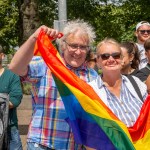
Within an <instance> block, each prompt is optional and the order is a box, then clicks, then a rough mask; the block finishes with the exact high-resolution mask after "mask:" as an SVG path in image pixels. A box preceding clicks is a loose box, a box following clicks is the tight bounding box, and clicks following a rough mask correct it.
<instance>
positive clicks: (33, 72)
mask: <svg viewBox="0 0 150 150" xmlns="http://www.w3.org/2000/svg"><path fill="white" fill-rule="evenodd" d="M46 70H47V66H46V64H45V62H44V60H43V59H42V58H41V57H39V56H34V57H33V59H32V61H31V62H30V64H29V66H28V74H27V76H26V77H25V78H23V81H27V82H30V83H37V82H38V81H39V80H40V79H41V78H42V77H43V76H45V74H46Z"/></svg>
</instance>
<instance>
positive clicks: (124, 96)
mask: <svg viewBox="0 0 150 150" xmlns="http://www.w3.org/2000/svg"><path fill="white" fill-rule="evenodd" d="M97 63H98V64H99V65H100V66H101V68H102V74H101V75H99V76H98V77H97V78H96V79H95V80H93V81H91V82H89V85H90V86H91V87H92V88H93V89H94V91H95V92H96V93H97V94H98V96H99V97H100V98H101V100H102V101H103V102H104V103H105V104H106V105H107V106H108V108H109V109H110V110H111V111H112V112H113V113H114V114H115V115H116V116H117V117H118V118H119V119H120V120H121V121H122V122H124V123H125V125H126V126H127V127H131V126H133V125H134V123H135V122H136V120H137V118H138V116H139V113H140V110H141V107H142V104H143V101H144V100H145V99H146V97H147V95H148V94H147V87H146V85H145V84H144V83H143V82H142V81H141V80H139V79H138V78H137V77H135V76H133V78H134V80H135V81H136V83H137V85H138V86H139V89H140V92H141V95H142V98H143V99H142V100H141V99H140V97H139V96H138V94H137V92H136V90H135V88H134V86H133V85H132V84H131V82H130V80H129V79H128V78H127V77H126V76H125V75H122V74H121V64H122V54H121V48H120V44H119V43H118V42H116V41H115V40H114V39H109V38H107V39H104V40H103V41H101V42H100V43H99V44H98V45H97Z"/></svg>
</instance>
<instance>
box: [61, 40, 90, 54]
mask: <svg viewBox="0 0 150 150" xmlns="http://www.w3.org/2000/svg"><path fill="white" fill-rule="evenodd" d="M64 42H65V43H66V44H67V45H68V46H69V47H70V48H71V51H73V52H74V51H76V50H77V49H80V51H82V52H86V51H88V50H89V46H87V45H79V44H73V43H68V42H66V41H64Z"/></svg>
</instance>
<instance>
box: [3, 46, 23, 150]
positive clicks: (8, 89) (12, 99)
mask: <svg viewBox="0 0 150 150" xmlns="http://www.w3.org/2000/svg"><path fill="white" fill-rule="evenodd" d="M4 56H5V55H4V53H3V49H2V46H0V93H6V94H8V95H9V124H8V137H9V150H22V143H21V139H20V135H19V130H18V119H17V107H18V106H19V104H20V103H21V100H22V96H23V94H22V88H21V84H20V78H19V76H17V75H16V74H14V73H13V72H11V71H10V70H9V69H7V68H4V67H3V66H2V60H3V59H4Z"/></svg>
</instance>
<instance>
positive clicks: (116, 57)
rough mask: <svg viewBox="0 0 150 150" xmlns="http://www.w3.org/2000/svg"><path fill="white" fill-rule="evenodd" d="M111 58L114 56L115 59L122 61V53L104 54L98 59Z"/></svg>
mask: <svg viewBox="0 0 150 150" xmlns="http://www.w3.org/2000/svg"><path fill="white" fill-rule="evenodd" d="M110 56H112V57H113V58H114V59H120V57H121V53H112V54H108V53H104V54H101V55H99V56H98V57H101V58H102V59H103V60H107V59H109V57H110Z"/></svg>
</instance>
